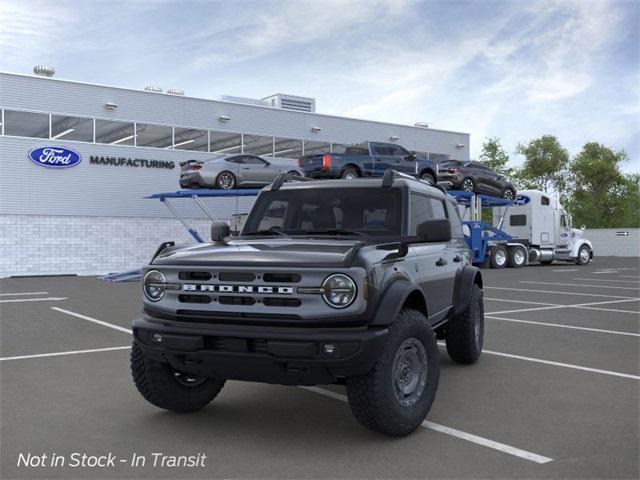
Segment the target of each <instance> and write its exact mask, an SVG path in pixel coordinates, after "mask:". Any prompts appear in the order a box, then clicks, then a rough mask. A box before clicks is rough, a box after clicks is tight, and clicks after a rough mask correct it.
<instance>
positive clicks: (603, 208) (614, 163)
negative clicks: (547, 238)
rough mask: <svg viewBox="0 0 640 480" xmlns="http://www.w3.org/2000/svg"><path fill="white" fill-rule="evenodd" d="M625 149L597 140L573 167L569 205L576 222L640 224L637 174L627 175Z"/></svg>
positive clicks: (584, 149)
mask: <svg viewBox="0 0 640 480" xmlns="http://www.w3.org/2000/svg"><path fill="white" fill-rule="evenodd" d="M625 160H627V154H626V153H625V152H624V150H620V151H617V152H614V151H613V150H612V149H610V148H609V147H606V146H605V145H602V144H600V143H597V142H588V143H586V144H585V145H584V146H583V147H582V150H581V151H580V153H578V155H576V156H575V157H574V158H573V160H572V161H571V165H570V167H569V185H570V188H569V199H568V201H567V207H568V209H569V211H570V212H571V214H572V215H573V218H574V222H575V224H576V225H581V224H584V225H587V226H588V227H590V228H612V227H634V226H635V227H637V226H640V214H639V213H638V212H639V210H638V202H639V201H640V193H639V192H640V189H639V182H640V176H639V175H637V174H635V175H634V174H632V175H624V174H623V173H622V172H621V171H620V162H623V161H625Z"/></svg>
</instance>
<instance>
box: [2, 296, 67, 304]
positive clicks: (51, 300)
mask: <svg viewBox="0 0 640 480" xmlns="http://www.w3.org/2000/svg"><path fill="white" fill-rule="evenodd" d="M60 300H67V297H46V298H12V299H10V300H0V303H20V302H59V301H60Z"/></svg>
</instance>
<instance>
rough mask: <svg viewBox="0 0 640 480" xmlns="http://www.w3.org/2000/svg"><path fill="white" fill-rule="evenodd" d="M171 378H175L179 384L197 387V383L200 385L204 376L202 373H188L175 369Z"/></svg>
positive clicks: (204, 378) (203, 380)
mask: <svg viewBox="0 0 640 480" xmlns="http://www.w3.org/2000/svg"><path fill="white" fill-rule="evenodd" d="M173 378H175V379H176V382H178V383H179V384H180V385H184V386H185V387H197V386H198V385H202V384H203V383H204V382H205V380H206V379H207V378H206V377H203V376H202V375H192V374H190V373H184V372H179V371H177V370H174V371H173Z"/></svg>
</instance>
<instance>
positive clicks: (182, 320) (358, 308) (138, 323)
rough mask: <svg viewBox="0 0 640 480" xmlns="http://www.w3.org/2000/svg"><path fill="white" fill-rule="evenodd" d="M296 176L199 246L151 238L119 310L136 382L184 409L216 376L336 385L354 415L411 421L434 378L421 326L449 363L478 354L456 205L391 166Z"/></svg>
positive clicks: (393, 431) (216, 388)
mask: <svg viewBox="0 0 640 480" xmlns="http://www.w3.org/2000/svg"><path fill="white" fill-rule="evenodd" d="M288 180H292V181H288ZM303 180H306V179H299V178H298V179H297V180H296V181H293V179H292V178H291V179H289V178H288V177H286V176H284V177H280V178H278V179H277V180H276V182H274V184H272V185H271V186H269V187H266V188H265V189H264V190H262V192H260V194H259V195H258V198H257V200H256V203H255V205H254V207H253V209H252V210H251V213H250V214H249V216H248V217H247V220H246V222H245V225H244V227H243V229H242V231H241V233H240V235H239V236H235V237H230V236H228V235H229V227H228V226H226V224H225V225H224V226H223V225H219V224H214V226H213V227H212V237H213V238H212V239H213V242H212V243H209V244H199V245H195V246H183V247H178V246H174V245H172V244H163V245H162V246H161V247H160V248H159V249H158V252H157V253H156V255H155V257H154V258H153V260H152V261H151V263H150V265H148V266H147V267H145V269H144V272H143V278H144V280H143V292H144V296H143V299H144V314H143V316H142V317H141V318H139V319H136V320H135V321H134V322H133V333H134V341H133V350H132V355H131V368H132V371H133V378H134V381H135V384H136V386H137V387H138V390H139V391H140V393H141V394H142V395H143V397H144V398H146V399H147V400H148V401H149V402H151V403H152V404H154V405H156V406H158V407H161V408H165V409H168V410H172V411H177V412H191V411H195V410H198V409H200V408H202V407H204V406H206V405H207V404H208V403H209V402H210V401H211V400H213V399H214V398H215V397H216V395H217V394H218V393H219V392H220V390H221V389H222V387H223V385H224V382H225V380H227V379H231V380H246V381H258V382H268V383H277V384H285V385H317V384H330V383H341V384H345V385H346V390H347V394H348V397H349V405H350V406H351V409H352V411H353V413H354V415H355V417H356V418H357V419H358V421H359V422H360V423H362V424H363V425H364V426H366V427H368V428H370V429H372V430H375V431H378V432H382V433H385V434H390V435H406V434H408V433H411V432H412V431H413V430H415V429H416V428H417V427H418V426H419V425H420V424H421V423H422V421H423V420H424V418H425V416H426V415H427V412H428V411H429V409H430V408H431V404H432V403H433V400H434V397H435V394H436V390H437V387H438V376H439V367H438V345H437V343H436V338H438V339H444V340H445V341H446V347H447V351H448V353H449V355H450V356H451V358H453V360H455V361H457V362H461V363H473V362H475V361H476V360H477V359H478V356H479V355H480V352H481V350H482V341H483V324H484V323H483V322H484V318H483V315H484V312H483V299H482V278H481V276H480V272H479V271H478V270H477V269H476V268H474V267H473V266H472V265H471V262H470V259H469V257H470V252H469V251H468V250H467V247H466V244H465V242H464V239H463V234H462V224H461V222H460V218H459V216H458V210H457V204H456V201H455V200H454V199H453V198H452V197H450V196H448V195H447V194H446V193H445V192H444V191H443V190H441V189H439V188H438V187H434V186H431V185H429V184H427V183H426V182H423V181H421V180H417V179H415V178H413V177H410V176H408V175H406V176H405V175H403V174H399V173H397V172H394V171H392V170H389V171H387V172H386V174H385V176H384V178H383V179H358V180H322V181H303Z"/></svg>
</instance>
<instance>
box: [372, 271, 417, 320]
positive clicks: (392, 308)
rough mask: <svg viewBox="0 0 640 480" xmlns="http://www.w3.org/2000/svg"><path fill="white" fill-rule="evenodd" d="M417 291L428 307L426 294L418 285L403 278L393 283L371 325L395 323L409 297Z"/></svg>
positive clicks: (381, 300) (386, 290) (377, 307)
mask: <svg viewBox="0 0 640 480" xmlns="http://www.w3.org/2000/svg"><path fill="white" fill-rule="evenodd" d="M416 291H417V292H419V293H420V295H422V297H423V300H424V303H425V305H426V304H427V302H426V299H424V294H423V293H422V290H421V289H420V288H419V287H418V286H417V285H415V284H414V283H412V282H410V281H409V280H407V279H406V278H402V277H401V278H397V279H396V280H394V281H392V283H391V284H389V285H388V286H387V287H386V289H385V291H384V293H383V295H382V297H381V298H380V301H379V302H378V305H377V306H376V310H375V313H374V315H373V319H372V320H371V323H370V325H376V326H381V325H389V324H391V323H393V322H394V321H395V319H396V317H397V316H398V314H399V313H400V310H401V309H402V306H403V305H404V303H405V301H406V300H407V298H408V297H409V295H411V294H412V293H414V292H416Z"/></svg>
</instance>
